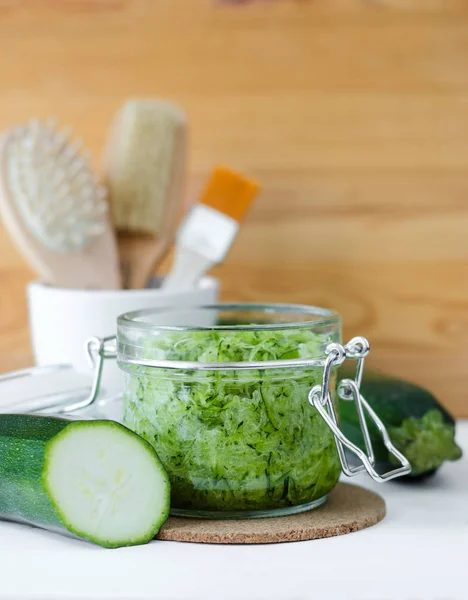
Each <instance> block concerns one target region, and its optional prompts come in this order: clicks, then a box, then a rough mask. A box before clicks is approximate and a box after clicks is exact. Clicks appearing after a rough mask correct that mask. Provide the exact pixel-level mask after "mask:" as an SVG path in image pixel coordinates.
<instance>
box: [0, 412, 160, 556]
mask: <svg viewBox="0 0 468 600" xmlns="http://www.w3.org/2000/svg"><path fill="white" fill-rule="evenodd" d="M169 499H170V486H169V479H168V476H167V474H166V472H165V470H164V468H163V466H162V464H161V463H160V461H159V458H158V457H157V455H156V452H155V451H154V449H153V448H152V447H151V446H150V445H149V444H148V443H147V442H145V441H144V440H143V439H142V438H140V437H139V436H137V435H136V434H135V433H133V432H131V431H130V430H129V429H127V428H126V427H124V426H123V425H120V424H119V423H115V422H114V421H91V420H86V421H83V420H77V419H72V418H68V419H66V418H56V417H50V416H39V415H26V414H13V415H8V414H7V415H0V518H2V519H6V520H10V521H16V522H20V523H28V524H31V525H35V526H38V527H43V528H45V529H49V530H52V531H58V532H61V533H68V534H72V535H74V536H76V537H79V538H83V539H85V540H88V541H90V542H94V543H95V544H98V545H100V546H104V547H106V548H118V547H121V546H133V545H136V544H144V543H146V542H149V541H150V540H151V539H152V538H153V537H154V536H155V535H156V533H157V532H158V531H159V529H160V527H161V526H162V525H163V523H164V521H165V520H166V519H167V516H168V514H169Z"/></svg>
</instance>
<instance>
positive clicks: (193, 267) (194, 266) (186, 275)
mask: <svg viewBox="0 0 468 600" xmlns="http://www.w3.org/2000/svg"><path fill="white" fill-rule="evenodd" d="M215 264H216V263H213V262H212V261H211V260H210V259H209V258H207V257H206V256H203V255H202V254H199V253H198V252H195V251H194V250H192V249H191V248H185V247H184V246H177V248H176V254H175V258H174V264H173V265H172V269H171V271H170V273H169V274H168V275H167V276H166V277H165V278H164V282H163V287H164V290H165V291H166V290H167V291H170V292H182V291H184V290H189V289H193V288H194V287H195V286H196V285H197V283H198V282H199V281H200V279H201V278H202V277H203V276H204V275H205V273H206V272H207V271H209V270H210V269H211V268H212V267H214V265H215Z"/></svg>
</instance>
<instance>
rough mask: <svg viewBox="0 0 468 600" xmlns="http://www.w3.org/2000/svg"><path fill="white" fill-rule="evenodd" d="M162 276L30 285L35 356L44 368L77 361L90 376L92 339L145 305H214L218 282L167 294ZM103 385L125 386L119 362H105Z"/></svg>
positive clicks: (206, 281)
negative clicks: (141, 282)
mask: <svg viewBox="0 0 468 600" xmlns="http://www.w3.org/2000/svg"><path fill="white" fill-rule="evenodd" d="M159 284H160V280H157V279H155V280H153V282H152V287H150V288H148V289H142V290H71V289H61V288H54V287H51V286H48V285H45V284H43V283H39V282H32V283H30V284H29V285H28V288H27V295H28V307H29V325H30V332H31V342H32V348H33V353H34V359H35V361H36V364H37V365H39V366H44V365H54V364H72V365H73V367H74V368H75V369H76V371H77V372H78V373H85V374H91V373H92V369H91V365H90V363H89V360H88V356H87V352H86V342H87V341H88V340H89V338H91V337H95V336H97V337H107V336H112V335H115V333H116V330H117V317H118V316H119V315H121V314H123V313H125V312H128V311H132V310H140V309H144V308H158V307H161V308H162V307H165V306H170V307H186V306H196V305H202V304H214V303H216V302H217V301H218V294H219V284H218V281H217V280H216V279H213V278H211V277H205V278H203V279H202V280H201V281H200V283H199V285H198V286H197V287H196V288H194V289H192V290H185V291H181V292H165V291H164V290H161V289H158V286H159ZM102 385H103V387H104V388H105V390H106V391H107V392H112V393H114V392H118V391H120V390H121V389H122V387H123V375H122V373H121V372H120V371H119V370H118V367H117V365H116V362H115V361H113V360H108V361H106V363H105V365H104V371H103V378H102Z"/></svg>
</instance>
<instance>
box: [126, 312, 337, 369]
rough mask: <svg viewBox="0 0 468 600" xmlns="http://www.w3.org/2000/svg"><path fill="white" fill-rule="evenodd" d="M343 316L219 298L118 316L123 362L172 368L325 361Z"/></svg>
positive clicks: (252, 365)
mask: <svg viewBox="0 0 468 600" xmlns="http://www.w3.org/2000/svg"><path fill="white" fill-rule="evenodd" d="M340 341H341V318H340V316H339V314H338V313H336V312H335V311H332V310H327V309H324V308H319V307H314V306H305V305H296V304H216V305H209V306H199V307H183V308H182V307H173V308H162V309H149V310H141V311H136V312H130V313H126V314H124V315H122V316H121V317H119V319H118V328H117V354H118V359H119V362H120V363H121V365H125V364H130V365H131V364H138V365H144V366H148V367H164V368H172V369H215V370H217V369H223V370H226V369H249V368H259V367H260V366H261V368H282V367H288V366H291V367H297V366H306V365H307V366H314V365H315V366H323V364H324V360H325V358H326V348H327V347H328V345H329V344H330V343H333V342H338V343H339V342H340Z"/></svg>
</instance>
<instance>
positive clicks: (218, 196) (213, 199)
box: [201, 167, 259, 221]
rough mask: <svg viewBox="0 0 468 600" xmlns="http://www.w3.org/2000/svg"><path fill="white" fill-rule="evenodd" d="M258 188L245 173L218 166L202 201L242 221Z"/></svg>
mask: <svg viewBox="0 0 468 600" xmlns="http://www.w3.org/2000/svg"><path fill="white" fill-rule="evenodd" d="M258 189H259V188H258V185H257V184H256V183H255V182H254V181H252V180H250V179H247V178H246V177H244V176H243V175H241V174H239V173H236V172H235V171H231V170H229V169H226V168H225V167H217V168H216V169H215V170H214V172H213V174H212V176H211V178H210V180H209V182H208V185H207V186H206V188H205V190H204V192H203V195H202V197H201V202H202V203H203V204H206V205H207V206H211V208H215V209H216V210H218V211H219V212H222V213H224V214H225V215H228V216H229V217H231V218H233V219H235V220H236V221H241V220H242V219H243V217H244V215H245V213H246V212H247V210H248V209H249V206H250V205H251V203H252V201H253V199H254V198H255V196H256V195H257V192H258Z"/></svg>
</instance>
